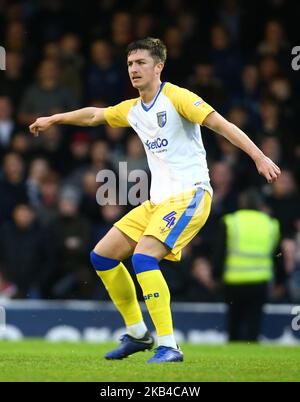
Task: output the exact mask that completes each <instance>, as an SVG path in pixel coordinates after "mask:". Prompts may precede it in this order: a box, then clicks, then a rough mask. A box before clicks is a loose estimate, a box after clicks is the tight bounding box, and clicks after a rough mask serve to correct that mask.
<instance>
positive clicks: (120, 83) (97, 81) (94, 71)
mask: <svg viewBox="0 0 300 402" xmlns="http://www.w3.org/2000/svg"><path fill="white" fill-rule="evenodd" d="M90 57H91V64H90V65H89V66H88V69H87V79H86V98H87V102H90V101H91V100H92V99H97V98H98V99H99V98H100V99H104V100H105V101H106V102H107V103H109V104H115V103H118V102H120V101H121V100H122V93H123V92H124V90H125V83H126V80H125V71H124V70H123V69H122V67H121V65H120V64H119V63H118V61H117V60H116V59H115V58H114V56H113V53H112V47H111V45H110V44H109V43H108V42H107V41H104V40H96V41H94V42H93V43H92V44H91V48H90Z"/></svg>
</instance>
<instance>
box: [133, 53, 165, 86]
mask: <svg viewBox="0 0 300 402" xmlns="http://www.w3.org/2000/svg"><path fill="white" fill-rule="evenodd" d="M127 65H128V74H129V77H130V80H131V83H132V85H133V87H134V88H136V89H144V88H147V86H149V85H151V83H153V81H155V80H156V79H159V78H160V73H161V70H162V68H163V63H157V62H156V61H155V60H154V59H153V58H152V57H151V55H150V53H149V51H148V50H145V49H138V50H136V51H134V52H132V53H131V54H130V55H129V56H128V59H127Z"/></svg>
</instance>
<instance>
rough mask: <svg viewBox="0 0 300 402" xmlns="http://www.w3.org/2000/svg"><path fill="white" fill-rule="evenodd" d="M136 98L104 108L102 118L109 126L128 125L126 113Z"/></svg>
mask: <svg viewBox="0 0 300 402" xmlns="http://www.w3.org/2000/svg"><path fill="white" fill-rule="evenodd" d="M137 100H138V99H129V100H126V101H124V102H121V103H118V104H117V105H115V106H109V107H107V108H105V111H104V119H105V121H106V123H107V124H108V125H109V126H111V127H130V124H129V121H128V113H129V110H130V109H131V107H132V106H133V105H134V104H135V103H136V102H137Z"/></svg>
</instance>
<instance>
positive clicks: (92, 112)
mask: <svg viewBox="0 0 300 402" xmlns="http://www.w3.org/2000/svg"><path fill="white" fill-rule="evenodd" d="M104 110H105V109H104V108H97V107H85V108H83V109H78V110H74V111H73V112H67V113H59V114H54V115H52V116H49V117H39V118H38V119H36V121H35V122H34V123H32V124H31V125H30V126H29V130H30V132H31V133H32V134H34V135H37V134H38V133H39V132H40V131H45V130H47V129H48V128H49V127H50V126H52V125H53V124H71V125H74V126H97V125H99V124H102V123H105V120H104Z"/></svg>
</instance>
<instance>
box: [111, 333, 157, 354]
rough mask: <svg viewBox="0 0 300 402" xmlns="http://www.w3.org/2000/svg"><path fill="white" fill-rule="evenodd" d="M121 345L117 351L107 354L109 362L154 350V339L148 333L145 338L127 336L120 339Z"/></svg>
mask: <svg viewBox="0 0 300 402" xmlns="http://www.w3.org/2000/svg"><path fill="white" fill-rule="evenodd" d="M120 342H121V345H120V346H118V347H117V348H116V349H114V350H112V351H111V352H108V353H106V354H105V356H104V357H105V359H108V360H120V359H124V358H125V357H127V356H130V355H133V354H134V353H137V352H142V351H145V350H149V349H152V347H153V345H154V338H153V336H152V335H151V334H150V332H149V331H147V332H146V333H145V335H144V337H143V338H139V339H137V338H133V337H132V336H131V335H128V334H125V335H122V336H121V338H120Z"/></svg>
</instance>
